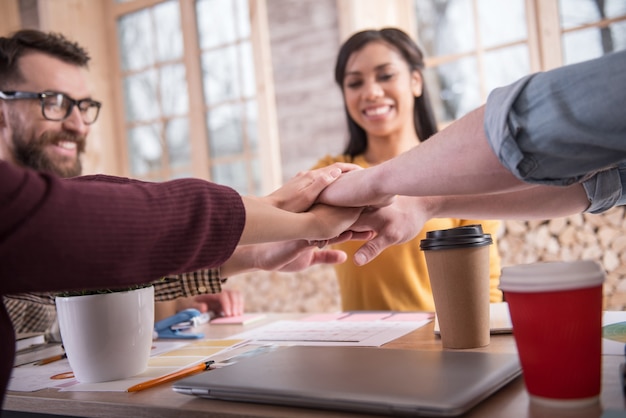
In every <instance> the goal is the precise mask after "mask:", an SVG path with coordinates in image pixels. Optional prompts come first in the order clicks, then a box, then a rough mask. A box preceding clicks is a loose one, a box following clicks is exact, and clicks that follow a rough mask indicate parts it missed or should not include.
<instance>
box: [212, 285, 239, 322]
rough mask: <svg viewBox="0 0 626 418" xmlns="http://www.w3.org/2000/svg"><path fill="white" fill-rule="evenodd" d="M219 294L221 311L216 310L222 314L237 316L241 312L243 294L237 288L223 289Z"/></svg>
mask: <svg viewBox="0 0 626 418" xmlns="http://www.w3.org/2000/svg"><path fill="white" fill-rule="evenodd" d="M217 296H220V298H219V301H220V303H221V312H216V313H217V314H218V315H220V314H221V315H222V316H238V315H242V314H243V295H242V294H241V292H239V291H237V290H230V289H225V290H222V293H218V294H217Z"/></svg>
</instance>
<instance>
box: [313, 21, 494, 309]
mask: <svg viewBox="0 0 626 418" xmlns="http://www.w3.org/2000/svg"><path fill="white" fill-rule="evenodd" d="M423 67H424V61H423V54H422V51H421V50H420V49H419V48H418V46H417V45H416V44H415V42H413V40H412V39H411V38H410V37H409V36H408V35H407V34H406V33H404V32H402V31H400V30H398V29H394V28H388V29H382V30H367V31H362V32H358V33H356V34H354V35H353V36H351V37H350V38H349V39H348V40H347V41H346V42H345V43H344V44H343V46H342V47H341V49H340V51H339V55H338V56H337V62H336V66H335V82H336V83H337V85H339V87H340V88H341V91H342V94H343V99H344V105H345V110H346V116H347V123H348V131H349V142H348V145H347V146H346V149H345V151H344V154H343V155H339V156H334V157H333V156H327V157H326V158H324V159H322V160H321V161H320V162H319V163H318V164H317V167H322V166H325V165H328V164H332V163H334V162H350V163H354V164H358V165H360V166H361V167H370V166H373V165H376V164H380V163H382V162H384V161H386V160H388V159H390V158H393V157H395V156H397V155H399V154H401V153H403V152H405V151H407V150H409V149H410V148H413V147H415V146H418V145H419V144H420V143H421V142H422V141H425V140H427V139H428V138H429V137H430V136H431V135H433V134H434V133H436V132H437V124H436V121H435V117H434V115H433V110H432V108H431V104H430V100H429V97H428V89H427V86H426V85H425V84H424V78H423V76H422V70H423ZM382 210H388V209H382ZM412 216H415V215H414V211H411V210H410V209H409V210H407V211H406V213H404V214H403V215H402V219H403V223H402V224H401V225H400V224H397V225H387V226H386V227H387V228H388V229H389V230H395V231H396V233H402V234H406V236H409V235H411V236H414V238H413V239H412V240H410V241H408V242H406V243H404V244H400V245H397V246H394V247H393V248H389V249H387V250H385V251H384V252H383V253H382V254H381V255H379V256H378V257H377V258H376V259H374V260H373V261H371V262H370V263H369V264H367V265H366V266H362V267H357V266H356V265H355V264H354V263H353V262H352V261H348V262H346V263H343V264H340V265H337V266H335V272H336V274H337V278H338V281H339V288H340V292H341V300H342V307H343V309H344V310H372V309H376V310H399V311H403V310H407V311H408V310H424V311H434V301H433V296H432V292H431V288H430V280H429V277H428V272H427V269H426V261H425V259H424V254H423V252H422V251H420V248H419V242H420V240H421V239H423V238H425V234H426V231H429V230H437V229H449V228H454V227H458V226H462V225H470V224H482V227H483V229H484V230H485V232H486V233H489V234H491V235H492V237H494V239H495V237H496V235H497V231H498V228H499V226H500V222H498V221H481V220H475V219H453V218H445V219H437V220H430V221H428V222H427V223H426V224H425V225H424V228H423V229H422V230H421V231H420V230H417V229H416V227H412V226H411V225H421V223H420V222H417V221H415V220H413V219H412ZM398 231H401V232H398ZM361 245H362V243H359V242H346V243H342V244H339V245H337V248H340V249H341V250H344V251H345V252H346V253H347V254H348V256H349V257H350V258H352V257H353V256H354V254H355V253H356V251H357V249H358V248H359V247H360V246H361ZM490 251H491V253H490V260H491V264H490V278H491V281H490V285H491V291H490V296H491V297H490V298H491V301H492V302H499V301H501V300H502V295H501V293H500V291H499V290H498V288H497V286H498V277H499V274H500V258H499V254H498V250H497V245H495V244H494V245H492V246H491V248H490Z"/></svg>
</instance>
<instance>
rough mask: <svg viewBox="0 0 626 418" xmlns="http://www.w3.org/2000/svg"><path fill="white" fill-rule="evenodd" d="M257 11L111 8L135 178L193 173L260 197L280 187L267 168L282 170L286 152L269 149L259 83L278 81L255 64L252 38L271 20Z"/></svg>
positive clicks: (215, 0)
mask: <svg viewBox="0 0 626 418" xmlns="http://www.w3.org/2000/svg"><path fill="white" fill-rule="evenodd" d="M252 3H253V2H250V4H252ZM254 3H255V5H256V6H258V4H259V3H262V2H254ZM250 7H251V6H250V5H249V2H248V0H193V1H189V0H142V1H132V0H127V1H125V2H119V0H118V2H117V3H114V4H113V5H112V7H111V9H112V10H113V19H114V21H115V27H116V35H117V39H118V55H119V87H120V91H121V92H122V94H121V98H120V102H121V107H122V108H123V115H122V117H121V118H120V119H121V120H123V121H124V130H123V132H121V136H122V137H123V138H125V141H126V144H125V146H124V150H125V152H124V154H125V155H124V157H125V158H124V160H125V161H126V165H127V170H128V174H129V175H130V176H132V177H135V178H143V179H147V180H154V181H160V180H167V179H171V178H180V177H192V176H193V177H198V178H205V179H209V180H212V181H215V182H217V183H220V184H226V185H229V186H231V187H233V188H235V189H236V190H237V191H239V192H240V193H242V194H252V195H259V194H262V193H264V190H267V189H273V188H274V187H275V186H276V184H275V182H274V181H273V180H272V179H273V178H274V176H273V175H272V169H266V170H265V172H264V171H263V167H276V166H278V167H280V162H279V161H278V153H275V154H271V153H267V152H265V153H263V154H261V152H260V147H261V144H262V143H264V142H268V141H271V138H269V139H268V136H269V133H268V132H267V129H265V130H266V131H265V132H261V131H260V128H259V126H258V125H259V124H258V123H257V121H258V118H259V107H260V103H264V102H267V101H268V98H267V97H260V96H259V95H258V94H257V90H258V89H257V85H258V84H259V83H258V81H257V79H260V80H261V82H263V83H265V82H267V79H268V78H271V77H267V74H265V73H264V69H263V67H262V66H261V65H255V63H256V62H257V60H258V57H257V56H255V48H257V47H258V45H255V43H254V40H253V38H256V41H257V43H258V42H259V41H260V39H262V36H257V37H254V36H253V30H254V28H255V27H259V26H262V25H259V24H255V23H254V21H253V16H256V18H257V19H260V18H262V17H263V16H262V13H252V11H251V10H250ZM264 90H268V89H264ZM269 90H270V91H271V89H269ZM120 113H121V112H120ZM268 148H269V149H272V147H271V146H269V147H268ZM262 159H263V161H262ZM268 173H269V174H268Z"/></svg>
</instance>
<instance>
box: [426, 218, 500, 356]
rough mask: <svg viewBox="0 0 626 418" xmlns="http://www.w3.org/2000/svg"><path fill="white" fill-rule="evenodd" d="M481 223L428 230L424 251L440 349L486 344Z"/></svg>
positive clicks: (485, 249) (485, 244) (486, 239)
mask: <svg viewBox="0 0 626 418" xmlns="http://www.w3.org/2000/svg"><path fill="white" fill-rule="evenodd" d="M492 243H493V240H492V239H491V235H490V234H484V233H483V229H482V226H480V225H468V226H462V227H458V228H452V229H444V230H437V231H429V232H427V233H426V238H425V239H423V240H422V241H420V248H421V249H422V250H423V251H424V255H425V257H426V265H427V268H428V275H429V276H430V285H431V287H432V291H433V298H434V301H435V311H436V314H437V321H438V322H439V330H440V335H441V342H442V345H443V347H444V348H455V349H463V348H475V347H483V346H486V345H488V344H489V341H490V332H489V245H491V244H492Z"/></svg>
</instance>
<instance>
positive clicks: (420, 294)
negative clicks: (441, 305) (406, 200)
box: [314, 155, 502, 312]
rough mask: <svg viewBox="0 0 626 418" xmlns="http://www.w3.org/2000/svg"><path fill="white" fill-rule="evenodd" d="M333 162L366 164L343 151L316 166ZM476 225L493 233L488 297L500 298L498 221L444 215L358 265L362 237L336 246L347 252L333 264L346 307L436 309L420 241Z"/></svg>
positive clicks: (342, 300) (350, 309)
mask: <svg viewBox="0 0 626 418" xmlns="http://www.w3.org/2000/svg"><path fill="white" fill-rule="evenodd" d="M335 162H350V163H353V164H357V165H359V166H361V167H368V164H367V162H366V161H365V159H364V158H363V156H361V155H359V156H357V157H356V158H354V160H353V159H352V158H351V157H350V156H347V155H343V156H337V157H331V156H326V157H325V158H323V159H321V160H320V161H319V162H318V163H317V165H316V166H315V167H314V168H320V167H325V166H328V165H330V164H333V163H335ZM472 224H481V225H482V227H483V231H484V232H485V233H487V234H491V237H492V239H493V245H491V246H490V253H489V263H490V268H489V273H490V300H491V302H501V301H502V292H501V291H500V290H499V289H498V283H499V279H500V255H499V254H498V244H497V239H496V237H497V234H498V229H499V228H500V221H481V220H474V219H452V218H446V219H431V220H429V221H428V222H426V224H425V225H424V229H422V231H421V232H420V233H419V234H418V235H417V236H416V237H415V238H413V239H412V240H411V241H408V242H405V243H404V244H399V245H395V246H393V247H389V248H387V249H385V250H384V251H383V252H382V253H381V254H380V255H379V256H378V257H376V258H375V259H374V260H372V261H370V262H369V263H368V264H366V265H364V266H361V267H358V266H356V265H355V264H354V262H353V261H352V260H353V256H354V253H355V252H356V250H357V249H358V248H359V247H360V246H361V245H363V242H362V241H349V242H346V243H342V244H337V245H336V246H335V248H337V249H340V250H343V251H345V252H346V253H347V254H348V260H347V261H346V262H345V263H343V264H338V265H336V266H335V271H336V273H337V279H338V281H339V288H340V292H341V303H342V308H343V310H344V311H354V310H393V311H431V312H434V311H435V303H434V301H433V296H432V290H431V288H430V281H429V278H428V271H427V268H426V260H425V258H424V252H423V251H421V250H420V248H419V244H420V241H421V240H422V239H424V238H425V237H426V232H428V231H432V230H437V229H448V228H455V227H457V226H462V225H472Z"/></svg>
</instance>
